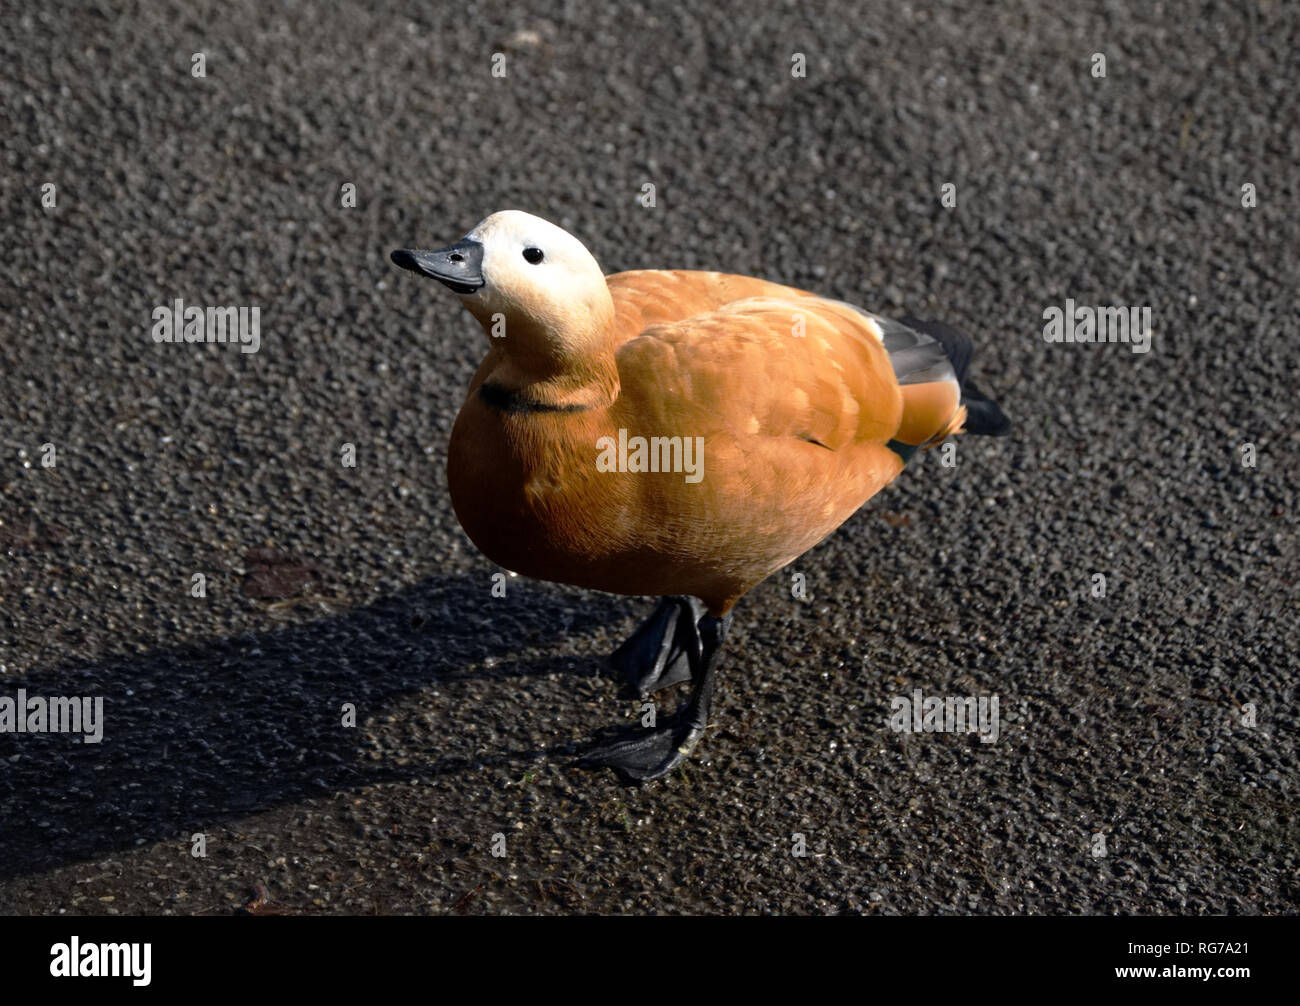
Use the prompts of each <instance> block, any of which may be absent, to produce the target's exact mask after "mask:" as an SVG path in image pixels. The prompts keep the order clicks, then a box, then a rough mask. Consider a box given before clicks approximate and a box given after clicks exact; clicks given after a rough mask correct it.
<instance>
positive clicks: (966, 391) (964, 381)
mask: <svg viewBox="0 0 1300 1006" xmlns="http://www.w3.org/2000/svg"><path fill="white" fill-rule="evenodd" d="M899 320H900V321H901V322H902V323H903V324H904V325H906V326H907V327H908V328H914V329H916V330H917V331H918V332H924V333H925V334H926V335H928V336H929V337H930V338H932V339H934V340H935V341H936V342H938V343H939V345H941V346H943V351H944V352H945V353H946V354H948V359H949V361H950V362H951V363H952V369H953V372H954V373H955V374H956V375H957V383H958V384H960V385H961V403H962V405H964V406H966V432H967V433H975V434H983V435H985V436H991V437H1004V436H1006V435H1007V434H1008V433H1010V432H1011V420H1010V419H1008V418H1007V416H1006V414H1005V413H1004V412H1003V411H1002V409H1001V408H1000V407H999V406H998V403H997V402H995V401H993V399H991V398H989V397H988V396H987V395H986V394H984V392H982V391H980V390H979V388H977V387H975V382H974V381H972V380H971V379H970V376H969V374H970V361H971V357H972V356H973V355H974V354H975V344H974V343H973V342H972V341H971V337H970V336H969V335H967V334H966V333H965V332H961V331H958V330H957V329H955V328H953V327H952V326H951V325H945V324H944V323H943V322H941V321H922V320H921V319H920V318H916V317H914V316H912V315H910V314H909V315H905V316H904V317H902V318H900V319H899Z"/></svg>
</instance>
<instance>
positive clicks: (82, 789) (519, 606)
mask: <svg viewBox="0 0 1300 1006" xmlns="http://www.w3.org/2000/svg"><path fill="white" fill-rule="evenodd" d="M537 586H538V589H535V590H533V589H530V590H529V591H528V595H527V598H526V599H525V600H522V601H511V602H510V603H509V604H508V605H507V604H506V602H502V601H499V602H496V603H495V604H492V605H491V606H489V604H485V602H484V595H485V590H484V587H483V582H482V579H481V577H476V578H474V580H473V582H471V581H470V579H469V578H468V577H464V576H462V577H452V578H434V579H430V580H427V581H424V582H422V583H420V584H419V585H417V586H414V587H411V588H408V589H407V590H405V591H402V592H401V593H399V594H397V595H394V596H391V597H387V598H385V599H383V600H381V601H378V602H376V603H374V604H372V605H369V606H367V607H363V608H358V609H355V610H351V611H348V612H346V613H343V614H338V615H334V616H330V617H327V618H323V619H321V620H319V621H314V622H311V623H309V624H304V625H296V626H292V627H286V628H283V629H275V630H270V631H267V632H263V633H257V634H250V635H243V636H236V637H231V638H226V639H217V640H213V641H211V642H207V643H202V644H195V645H190V646H184V647H179V648H175V649H170V650H159V651H155V652H151V653H146V654H141V655H129V656H120V657H111V658H107V659H105V660H103V661H99V662H95V663H93V664H66V665H62V666H56V667H54V668H53V669H51V670H39V671H34V672H32V673H30V674H28V675H24V676H21V677H13V676H9V677H6V678H5V679H3V681H2V682H0V695H3V696H9V697H11V698H16V697H17V693H18V690H19V689H25V690H26V693H27V695H28V696H70V697H71V696H103V697H104V720H105V723H104V739H103V741H102V742H100V743H98V744H88V743H82V742H80V741H79V740H77V739H75V738H77V737H78V736H79V735H75V734H74V735H68V734H33V733H24V734H17V733H0V879H9V878H12V877H15V876H23V875H27V874H32V873H37V872H41V871H44V870H48V869H51V868H54V867H57V866H61V865H65V864H68V863H72V862H76V861H79V860H83V859H87V858H90V857H93V856H97V855H101V854H103V853H105V852H111V851H114V850H120V849H125V848H130V847H133V846H135V845H137V844H141V842H142V841H143V842H152V841H157V840H159V839H162V838H167V837H174V836H176V835H182V834H189V833H190V832H191V831H195V830H200V829H201V827H211V826H212V825H214V824H217V823H220V822H222V821H226V820H229V819H232V818H236V817H240V816H243V815H247V814H249V813H252V812H255V811H259V810H266V809H270V808H272V807H275V806H279V805H282V804H285V803H290V802H293V801H295V800H298V799H300V798H302V797H304V796H307V795H316V796H319V795H321V794H325V793H329V792H331V791H335V790H341V789H350V788H355V787H358V786H364V785H369V784H371V783H374V782H377V781H384V780H394V779H409V778H417V777H421V778H422V777H430V776H435V775H447V774H451V773H455V772H459V771H463V770H465V769H467V768H469V767H471V766H472V765H475V764H482V763H499V762H510V761H530V760H533V759H535V758H537V757H538V755H539V754H548V753H549V754H564V753H567V752H570V751H571V749H572V743H571V742H568V743H562V742H560V739H559V738H557V744H556V745H555V746H554V747H552V748H548V749H541V750H538V749H533V750H517V751H511V750H504V751H501V752H499V753H497V754H494V755H491V756H488V757H486V758H474V759H469V758H464V757H456V756H443V755H442V753H441V752H439V751H438V750H427V751H426V750H424V749H422V750H421V751H420V757H419V758H418V759H409V760H407V761H408V762H409V763H408V764H406V765H396V764H392V763H391V761H389V760H386V759H384V758H383V757H379V758H377V759H375V760H371V757H368V756H367V754H366V753H364V744H363V743H362V742H360V741H359V739H358V734H359V733H362V732H363V731H360V730H348V729H341V725H342V716H343V714H344V710H343V706H344V703H353V704H354V705H355V706H356V710H357V713H356V719H357V723H358V726H359V727H360V726H364V724H365V722H366V720H367V719H369V718H372V717H375V716H382V715H383V713H384V709H385V707H386V706H387V705H389V704H390V703H391V702H392V700H394V699H395V698H397V697H399V696H400V695H403V694H406V693H409V692H413V691H416V690H419V689H423V688H428V687H429V686H431V685H436V684H438V683H440V682H441V683H449V684H450V683H453V682H462V683H463V682H469V681H472V680H474V679H476V678H498V679H507V678H512V677H518V676H533V675H542V674H551V673H557V672H564V673H569V674H577V675H582V676H592V675H596V674H598V673H601V662H600V661H599V659H598V658H597V656H596V655H595V654H593V655H591V656H583V657H580V658H575V657H573V656H564V648H563V640H564V638H565V637H566V636H568V635H573V636H576V637H579V638H581V636H582V634H583V633H584V632H586V631H588V630H590V629H592V628H593V627H595V626H596V625H597V624H611V623H612V624H616V625H618V624H619V623H621V622H624V621H626V622H627V623H628V626H627V628H628V630H629V631H630V628H631V626H632V624H633V622H634V615H635V612H636V610H637V607H636V602H629V601H627V600H623V599H618V598H614V597H609V596H606V595H597V594H590V595H586V594H584V596H583V597H582V598H581V600H579V599H577V598H575V597H574V596H573V594H572V593H571V592H570V593H567V594H566V593H565V592H563V591H562V590H561V589H560V588H554V589H550V588H546V587H543V586H542V585H537ZM620 627H621V626H620ZM539 643H540V644H542V645H541V646H539V647H538V649H543V648H545V649H554V650H555V651H556V652H555V655H553V656H542V657H534V658H533V659H531V660H523V661H520V660H517V659H515V658H513V657H512V654H513V653H514V652H515V651H516V650H517V649H518V648H520V647H522V646H528V645H529V644H533V645H536V644H539ZM435 736H436V732H435ZM426 755H427V757H425V756H426Z"/></svg>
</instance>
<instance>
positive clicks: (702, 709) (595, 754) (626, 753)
mask: <svg viewBox="0 0 1300 1006" xmlns="http://www.w3.org/2000/svg"><path fill="white" fill-rule="evenodd" d="M730 620H731V616H730V615H724V616H723V617H722V618H715V617H713V616H712V615H710V614H708V613H707V612H706V613H705V614H704V616H703V617H702V618H700V620H699V621H698V622H696V623H694V626H695V631H694V632H693V633H691V634H690V638H689V639H685V638H684V639H683V640H682V642H683V649H684V650H685V654H686V659H687V663H688V666H689V668H690V673H691V678H692V679H693V680H694V682H695V686H694V688H693V689H692V690H691V697H690V700H689V701H688V702H687V703H686V704H685V705H684V706H682V707H681V708H680V709H678V710H677V712H675V713H673V715H672V716H670V717H668V719H667V720H665V721H663V723H662V724H661V725H660V726H658V727H657V728H655V729H652V730H646V729H644V728H634V729H632V730H630V731H625V732H624V734H623V736H622V737H619V738H615V739H614V740H612V741H609V742H607V743H605V744H601V745H599V746H598V747H595V748H593V749H592V750H590V751H588V752H587V753H586V754H584V755H583V756H582V758H581V761H580V764H582V765H585V766H588V767H597V766H601V765H608V766H609V767H610V768H612V769H615V770H616V771H617V772H618V773H619V774H620V775H622V776H624V777H626V778H628V779H632V780H635V781H638V782H648V781H650V780H651V779H659V778H662V777H663V776H666V775H667V774H668V773H669V772H671V771H672V770H673V769H675V768H676V767H677V766H678V765H680V764H681V763H682V762H683V761H685V760H686V758H687V757H688V756H689V755H690V753H691V751H692V750H693V749H694V747H695V745H696V742H698V741H699V739H700V736H701V735H702V734H703V733H704V728H705V726H707V725H708V722H709V708H710V706H712V704H713V688H714V684H715V682H716V680H717V667H718V662H717V656H718V650H719V649H721V647H722V643H723V641H724V640H725V639H726V636H727V626H728V625H729V623H730ZM685 621H686V619H680V620H679V623H678V624H679V625H680V624H681V623H683V622H685Z"/></svg>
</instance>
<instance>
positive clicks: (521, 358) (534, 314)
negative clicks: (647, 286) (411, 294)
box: [392, 210, 614, 370]
mask: <svg viewBox="0 0 1300 1006" xmlns="http://www.w3.org/2000/svg"><path fill="white" fill-rule="evenodd" d="M392 259H393V261H394V262H395V263H396V264H397V265H399V266H401V267H402V268H403V269H409V270H410V271H411V272H414V273H419V274H420V275H422V276H429V277H431V278H432V279H436V280H437V281H438V282H440V283H442V284H443V285H444V286H446V287H448V288H449V289H451V290H452V291H453V292H455V293H456V294H458V295H459V296H460V298H461V302H462V303H463V304H464V305H465V307H466V308H467V309H468V310H469V312H470V313H471V314H472V315H474V317H475V318H477V319H478V321H479V324H480V325H482V326H483V329H484V331H485V332H487V333H488V335H489V336H493V340H492V341H493V344H494V345H497V346H499V347H500V348H501V349H502V351H503V352H505V353H506V354H508V355H509V356H510V357H511V358H512V359H515V360H516V361H517V362H519V363H520V364H522V365H528V364H530V363H531V364H533V365H535V366H536V367H540V368H542V369H544V370H554V369H556V367H560V368H565V367H567V366H569V365H571V362H572V360H573V359H574V358H581V357H583V356H584V355H585V356H590V355H592V354H595V353H598V352H599V351H600V350H601V348H602V347H603V346H604V343H605V341H606V339H607V338H608V332H609V328H610V325H611V322H612V320H613V310H614V308H613V302H612V301H611V300H610V296H609V288H608V287H607V286H606V284H605V276H604V274H603V273H602V272H601V270H600V266H599V265H598V264H597V263H596V260H595V258H593V257H592V254H591V252H589V251H587V249H586V247H585V246H584V245H583V243H582V242H581V241H579V240H578V239H577V238H575V237H574V236H573V235H572V234H570V233H569V232H568V231H566V230H564V229H562V228H560V227H557V226H555V224H553V223H550V222H548V221H546V220H543V219H542V218H541V217H535V216H533V215H532V214H531V213H523V212H520V211H519V210H504V211H502V212H500V213H493V214H492V215H491V216H490V217H487V218H486V219H485V220H483V221H481V222H480V223H479V224H478V225H477V226H476V227H475V228H474V229H473V230H471V231H470V232H469V233H468V234H466V235H465V236H464V237H463V238H461V239H460V240H459V241H457V242H456V243H455V244H453V245H449V246H447V247H446V248H440V249H438V250H437V251H406V250H401V251H395V252H393V254H392ZM530 369H531V368H530Z"/></svg>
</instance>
